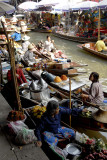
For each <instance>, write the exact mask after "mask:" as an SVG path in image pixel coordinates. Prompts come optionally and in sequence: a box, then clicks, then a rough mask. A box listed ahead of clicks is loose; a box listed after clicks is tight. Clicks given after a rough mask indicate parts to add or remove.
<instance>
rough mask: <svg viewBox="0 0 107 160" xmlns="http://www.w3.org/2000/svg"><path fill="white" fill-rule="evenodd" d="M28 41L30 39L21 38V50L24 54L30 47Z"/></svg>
mask: <svg viewBox="0 0 107 160" xmlns="http://www.w3.org/2000/svg"><path fill="white" fill-rule="evenodd" d="M29 39H30V37H29V36H27V35H25V36H24V37H22V50H23V51H24V52H26V51H27V50H28V46H29V45H30V42H29Z"/></svg>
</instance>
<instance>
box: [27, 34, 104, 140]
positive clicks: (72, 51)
mask: <svg viewBox="0 0 107 160" xmlns="http://www.w3.org/2000/svg"><path fill="white" fill-rule="evenodd" d="M28 35H29V36H30V37H31V39H30V41H31V42H33V43H35V44H37V42H39V41H40V40H43V41H45V40H46V36H47V35H48V34H47V33H38V32H30V33H28ZM50 35H51V39H54V41H55V44H56V47H57V48H58V49H60V50H62V51H63V52H64V53H65V54H66V55H67V56H68V57H69V58H70V59H71V60H72V61H75V62H78V63H82V64H87V65H88V66H85V67H82V68H81V70H80V71H86V72H87V73H85V74H83V75H81V76H78V77H77V79H79V80H81V81H84V82H85V83H86V84H88V85H90V82H89V79H88V77H89V74H90V73H91V72H93V71H95V72H98V73H99V74H100V82H101V83H102V85H103V90H104V91H106V92H107V60H105V59H101V58H99V57H97V56H94V55H90V54H89V53H88V52H86V51H83V50H81V49H79V48H78V47H77V45H78V44H79V43H75V42H72V41H68V40H63V39H60V38H57V37H54V36H53V35H52V34H50ZM79 131H81V132H84V133H86V134H87V135H89V136H91V137H93V136H95V137H97V138H100V137H102V138H103V140H104V141H106V142H107V132H105V133H102V132H96V131H89V130H85V129H79Z"/></svg>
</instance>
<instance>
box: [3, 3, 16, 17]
mask: <svg viewBox="0 0 107 160" xmlns="http://www.w3.org/2000/svg"><path fill="white" fill-rule="evenodd" d="M14 11H15V7H14V6H12V5H10V4H7V3H4V2H0V14H5V13H7V14H12V13H13V12H14Z"/></svg>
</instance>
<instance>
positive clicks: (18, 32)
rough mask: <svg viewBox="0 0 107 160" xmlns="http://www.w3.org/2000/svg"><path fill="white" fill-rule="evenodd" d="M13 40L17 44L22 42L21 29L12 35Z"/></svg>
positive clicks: (17, 29)
mask: <svg viewBox="0 0 107 160" xmlns="http://www.w3.org/2000/svg"><path fill="white" fill-rule="evenodd" d="M11 38H13V39H14V41H16V42H17V41H20V40H21V33H20V29H19V28H16V29H15V32H14V33H13V34H12V35H11Z"/></svg>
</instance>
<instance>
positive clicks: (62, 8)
mask: <svg viewBox="0 0 107 160" xmlns="http://www.w3.org/2000/svg"><path fill="white" fill-rule="evenodd" d="M53 8H54V10H55V11H62V12H68V11H69V9H70V3H69V2H68V1H67V0H64V1H63V3H59V4H57V5H56V6H54V7H53Z"/></svg>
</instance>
